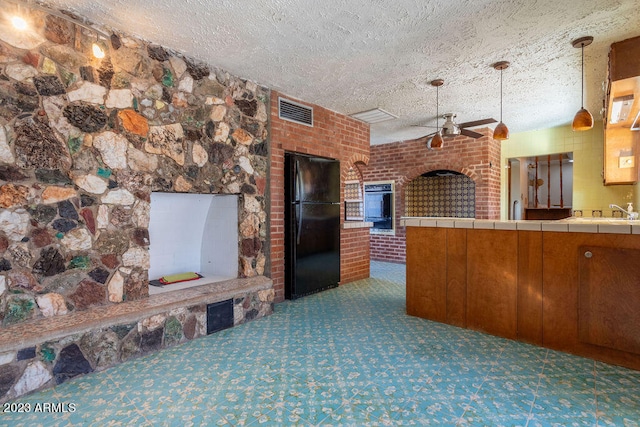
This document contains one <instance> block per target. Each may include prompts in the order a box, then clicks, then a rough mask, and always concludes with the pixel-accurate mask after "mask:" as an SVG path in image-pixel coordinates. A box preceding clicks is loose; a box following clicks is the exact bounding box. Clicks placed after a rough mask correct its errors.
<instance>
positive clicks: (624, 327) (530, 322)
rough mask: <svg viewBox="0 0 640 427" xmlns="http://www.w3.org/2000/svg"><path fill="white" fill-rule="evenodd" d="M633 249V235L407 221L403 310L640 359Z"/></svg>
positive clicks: (635, 362)
mask: <svg viewBox="0 0 640 427" xmlns="http://www.w3.org/2000/svg"><path fill="white" fill-rule="evenodd" d="M585 254H587V255H586V256H585ZM639 259H640V235H631V234H624V235H622V234H593V233H560V232H546V231H545V232H541V231H508V230H482V229H453V228H427V227H407V312H408V314H411V315H415V316H419V317H423V318H427V319H430V320H435V321H438V322H443V323H448V324H451V325H455V326H460V327H467V328H470V329H475V330H479V331H484V332H487V333H490V334H494V335H498V336H502V337H505V338H510V339H517V340H520V341H525V342H529V343H532V344H536V345H542V346H544V347H548V348H552V349H556V350H561V351H566V352H569V353H574V354H578V355H582V356H586V357H591V358H594V359H598V360H603V361H605V362H609V363H614V364H620V365H624V366H627V367H630V368H633V369H640V263H639V262H638V260H639Z"/></svg>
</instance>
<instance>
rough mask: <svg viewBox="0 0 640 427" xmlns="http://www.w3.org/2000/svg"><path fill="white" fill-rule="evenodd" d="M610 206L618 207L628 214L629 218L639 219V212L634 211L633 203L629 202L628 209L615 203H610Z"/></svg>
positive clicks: (612, 207)
mask: <svg viewBox="0 0 640 427" xmlns="http://www.w3.org/2000/svg"><path fill="white" fill-rule="evenodd" d="M609 208H611V209H618V210H620V211H622V212H624V213H626V214H627V219H628V220H636V219H638V212H634V211H633V203H627V209H626V210H625V209H622V208H621V207H620V206H618V205H614V204H613V203H612V204H610V205H609Z"/></svg>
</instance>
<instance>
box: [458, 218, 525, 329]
mask: <svg viewBox="0 0 640 427" xmlns="http://www.w3.org/2000/svg"><path fill="white" fill-rule="evenodd" d="M517 248H518V233H517V232H514V231H504V230H468V231H467V326H468V327H469V328H471V329H476V330H479V331H483V332H488V333H490V334H493V335H499V336H501V337H506V338H512V339H515V338H517V301H518V290H517V287H518V274H517V273H518V250H517Z"/></svg>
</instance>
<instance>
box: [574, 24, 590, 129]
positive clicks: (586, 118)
mask: <svg viewBox="0 0 640 427" xmlns="http://www.w3.org/2000/svg"><path fill="white" fill-rule="evenodd" d="M592 42H593V37H591V36H586V37H580V38H579V39H577V40H574V41H572V42H571V45H572V46H573V47H575V48H580V49H581V50H582V74H581V77H582V83H581V86H580V91H581V92H582V108H580V110H579V111H578V112H577V113H576V115H575V117H574V118H573V124H572V125H571V127H572V128H573V130H574V131H583V130H589V129H591V128H592V127H593V116H592V115H591V113H590V112H589V110H587V109H586V108H584V47H585V46H589V45H590V44H591V43H592Z"/></svg>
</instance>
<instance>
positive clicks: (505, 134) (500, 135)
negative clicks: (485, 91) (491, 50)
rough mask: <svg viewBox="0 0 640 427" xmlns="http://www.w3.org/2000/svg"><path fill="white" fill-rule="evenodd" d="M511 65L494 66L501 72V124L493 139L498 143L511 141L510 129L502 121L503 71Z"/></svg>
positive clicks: (497, 127) (502, 62)
mask: <svg viewBox="0 0 640 427" xmlns="http://www.w3.org/2000/svg"><path fill="white" fill-rule="evenodd" d="M509 65H510V64H509V62H507V61H500V62H496V63H495V64H493V65H492V67H493V68H495V69H496V70H500V123H498V125H497V126H496V128H495V129H494V130H493V139H497V140H498V141H504V140H505V139H509V128H508V127H507V125H505V124H504V122H503V121H502V70H506V69H507V68H509Z"/></svg>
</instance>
